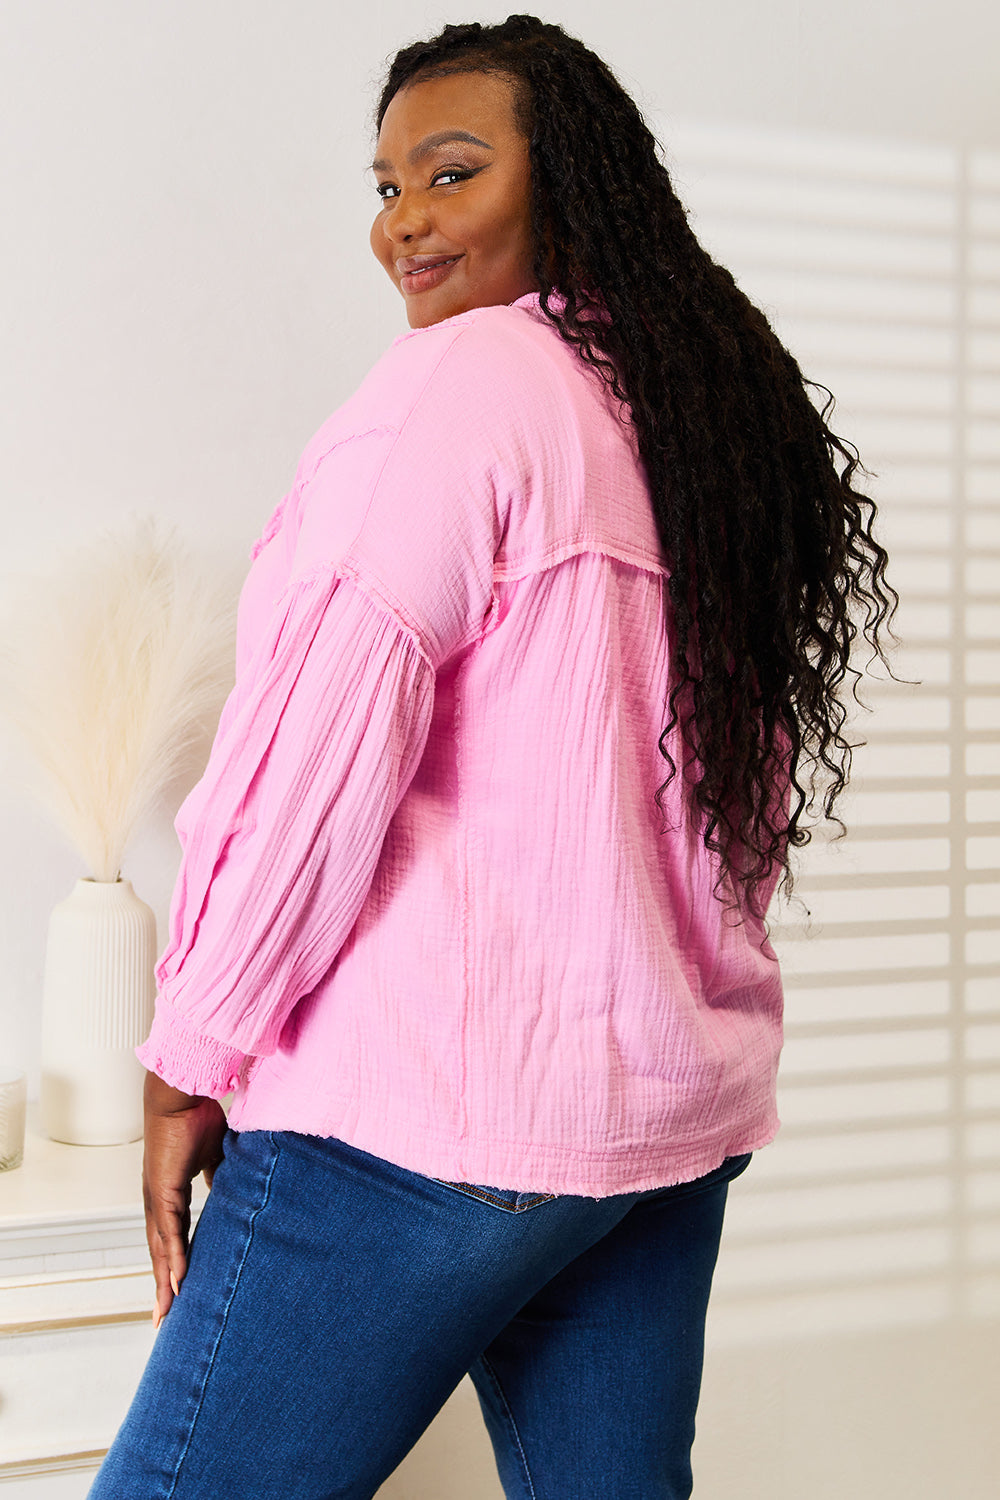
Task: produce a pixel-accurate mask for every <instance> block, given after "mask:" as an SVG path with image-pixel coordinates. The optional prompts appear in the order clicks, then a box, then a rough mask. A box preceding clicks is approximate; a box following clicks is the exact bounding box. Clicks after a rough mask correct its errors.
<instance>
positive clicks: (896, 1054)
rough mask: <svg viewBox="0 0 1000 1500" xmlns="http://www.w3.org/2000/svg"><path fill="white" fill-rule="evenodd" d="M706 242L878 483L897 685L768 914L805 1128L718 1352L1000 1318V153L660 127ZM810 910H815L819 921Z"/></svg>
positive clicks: (734, 1226) (758, 1176)
mask: <svg viewBox="0 0 1000 1500" xmlns="http://www.w3.org/2000/svg"><path fill="white" fill-rule="evenodd" d="M658 133H659V135H660V139H661V140H663V141H665V142H666V146H667V162H668V165H669V166H670V168H671V171H672V174H673V177H674V181H675V185H676V187H677V189H678V192H679V194H680V196H681V198H682V200H683V201H684V202H685V204H686V205H687V206H688V208H689V209H690V210H691V217H692V223H693V225H694V228H695V231H696V233H697V234H698V235H699V238H700V239H701V240H702V243H703V244H705V245H706V247H707V248H708V249H709V250H710V251H711V252H712V253H713V254H714V255H715V256H716V258H717V259H719V260H721V261H722V263H723V264H725V265H727V266H728V267H729V268H730V269H731V270H732V271H733V273H734V274H735V276H736V277H737V280H738V281H739V282H740V284H741V286H742V287H743V288H744V290H745V291H746V292H747V293H748V295H749V296H750V297H751V298H752V299H753V300H754V301H755V302H757V303H758V305H760V306H761V307H762V308H763V309H764V310H765V312H766V313H767V314H768V316H769V318H770V320H771V322H772V324H773V325H774V327H775V328H776V330H777V332H778V334H779V336H780V337H781V338H782V339H783V340H784V342H785V343H786V344H787V345H788V346H789V347H790V348H791V350H792V351H793V353H794V354H795V355H796V357H797V358H798V360H799V363H800V365H801V366H802V369H803V372H804V373H805V374H806V375H807V376H808V377H810V378H812V379H815V380H818V381H821V382H822V383H823V384H824V385H826V386H828V387H829V388H830V390H832V391H833V393H834V395H835V396H836V398H837V407H836V409H835V412H834V414H833V416H832V417H830V418H829V421H830V423H831V425H832V427H833V430H834V431H835V432H837V433H838V434H839V435H840V436H842V437H845V438H847V439H849V440H850V441H852V442H853V443H855V444H856V445H857V447H858V449H859V451H860V454H861V458H862V461H863V462H864V463H865V464H866V466H867V467H868V468H870V469H872V470H874V471H875V473H876V474H877V478H875V479H873V480H871V481H868V482H867V484H866V487H867V488H868V490H869V492H870V493H871V494H872V495H873V497H874V499H875V500H876V503H877V504H878V506H879V511H880V518H881V519H880V524H879V526H878V528H877V533H876V534H877V535H878V537H879V538H880V540H881V541H882V542H883V544H884V545H885V546H886V548H887V549H888V551H889V553H890V580H891V582H892V583H893V584H894V586H895V588H896V589H897V591H898V592H899V594H900V596H901V605H900V609H899V612H898V615H897V627H896V628H897V633H898V634H899V635H900V636H901V638H902V640H903V643H904V644H903V647H902V649H900V650H899V651H898V652H897V653H896V654H895V656H894V657H893V666H894V670H895V672H896V674H897V676H900V677H907V678H911V679H912V678H917V679H920V683H919V685H918V686H907V685H904V684H897V683H893V682H891V681H889V680H887V679H886V677H885V674H884V672H881V671H880V672H879V679H878V680H877V681H873V680H872V679H871V678H867V679H866V682H865V684H864V685H863V686H862V688H861V692H862V695H863V696H864V698H865V699H866V701H868V702H869V703H870V704H871V705H872V706H873V708H874V710H875V711H874V713H873V714H871V715H864V714H858V715H855V717H854V720H853V724H854V729H855V734H856V736H858V737H861V738H864V739H866V740H867V741H868V744H867V745H866V747H865V748H863V749H860V750H858V751H856V752H855V758H854V766H855V770H854V776H853V778H852V785H851V790H850V792H849V793H848V794H847V795H846V796H845V797H844V799H843V801H842V804H841V809H842V813H843V816H844V818H845V820H846V822H847V824H848V828H849V833H848V837H847V838H846V839H845V840H842V841H837V842H835V841H832V840H831V839H829V838H828V837H826V836H822V835H820V836H817V837H816V838H815V839H814V842H813V843H812V844H811V845H810V846H809V848H808V850H807V851H806V852H805V854H804V855H802V856H800V859H799V866H798V868H799V869H800V871H801V873H800V876H799V880H798V885H797V895H798V896H799V897H800V898H801V901H802V903H804V906H805V908H806V909H807V912H806V911H803V909H802V907H801V906H799V905H798V904H797V903H796V902H793V903H791V904H790V905H784V906H777V907H775V908H774V909H773V910H772V921H773V924H774V942H775V947H776V949H777V951H778V954H779V957H780V959H781V962H782V967H783V971H784V975H785V987H786V998H787V1010H786V1021H787V1025H786V1047H785V1052H784V1056H783V1061H782V1072H781V1086H780V1111H781V1116H782V1120H783V1129H782V1131H781V1134H780V1135H779V1137H778V1140H777V1141H776V1142H775V1144H774V1145H773V1146H771V1147H769V1148H768V1149H767V1150H765V1151H763V1152H761V1153H759V1154H758V1157H757V1159H756V1161H755V1163H754V1165H753V1166H752V1168H751V1171H750V1172H749V1173H748V1174H747V1175H746V1176H745V1177H744V1178H742V1179H741V1181H740V1183H739V1184H738V1185H737V1186H736V1187H734V1190H733V1193H732V1195H731V1198H730V1213H729V1224H728V1231H727V1237H726V1243H725V1246H724V1250H723V1255H722V1258H721V1260H720V1265H719V1272H718V1276H717V1280H716V1294H715V1299H714V1306H713V1316H712V1324H711V1329H712V1337H713V1338H714V1339H715V1340H717V1341H722V1342H726V1341H744V1340H747V1341H752V1340H757V1339H761V1338H768V1337H786V1336H789V1335H795V1334H803V1333H804V1334H809V1333H814V1332H820V1331H835V1330H844V1329H850V1328H861V1327H865V1328H871V1327H873V1326H879V1325H880V1324H881V1325H890V1324H903V1323H918V1322H923V1321H926V1320H928V1319H940V1318H945V1317H953V1316H956V1315H958V1316H972V1317H990V1316H997V1315H1000V423H998V421H997V418H998V416H1000V154H997V153H989V152H985V151H970V152H968V153H959V152H956V151H954V150H952V149H944V148H940V149H938V148H935V147H930V146H920V145H910V144H904V145H900V146H886V145H884V144H879V143H871V142H866V141H858V140H852V139H830V138H812V139H810V138H808V137H803V136H798V135H797V136H795V137H794V138H790V137H788V136H787V135H785V134H782V133H778V132H770V131H766V130H752V131H751V130H745V129H736V128H721V129H720V128H715V127H711V128H702V127H699V126H695V125H680V126H678V125H677V124H676V123H675V122H670V123H665V124H664V126H663V128H662V130H661V131H659V132H658ZM807 913H808V915H807Z"/></svg>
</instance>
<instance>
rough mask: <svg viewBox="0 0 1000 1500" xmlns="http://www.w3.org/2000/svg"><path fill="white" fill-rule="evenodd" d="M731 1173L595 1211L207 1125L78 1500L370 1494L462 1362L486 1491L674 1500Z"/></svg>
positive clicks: (344, 1148) (328, 1143)
mask: <svg viewBox="0 0 1000 1500" xmlns="http://www.w3.org/2000/svg"><path fill="white" fill-rule="evenodd" d="M749 1160H750V1157H749V1156H735V1157H730V1158H729V1159H728V1160H727V1161H725V1162H724V1163H723V1164H722V1166H721V1167H718V1168H717V1169H716V1170H715V1171H714V1172H710V1173H709V1174H708V1175H707V1176H705V1177H702V1178H700V1179H698V1181H696V1182H690V1183H682V1184H681V1185H679V1186H677V1187H671V1188H652V1189H649V1190H647V1191H645V1192H640V1193H623V1194H620V1195H618V1196H615V1197H609V1198H597V1199H595V1198H585V1197H578V1196H576V1195H561V1196H553V1195H551V1194H547V1193H522V1192H517V1191H515V1190H513V1189H498V1188H492V1187H488V1186H480V1185H475V1184H469V1183H447V1182H443V1181H439V1180H438V1179H437V1178H433V1177H424V1176H422V1175H420V1174H419V1173H417V1172H411V1171H407V1170H405V1169H404V1168H402V1167H398V1166H395V1165H394V1164H393V1163H391V1162H386V1161H383V1160H382V1159H381V1158H380V1157H377V1156H371V1155H369V1154H368V1153H367V1152H365V1151H361V1150H358V1149H357V1148H356V1147H354V1146H350V1145H347V1144H345V1142H343V1141H340V1140H336V1139H330V1138H321V1137H318V1136H308V1135H299V1134H296V1133H294V1132H292V1131H267V1130H255V1131H244V1132H239V1133H238V1132H235V1131H229V1132H228V1134H227V1135H226V1138H225V1160H224V1161H223V1163H222V1164H221V1165H220V1167H219V1168H218V1170H217V1172H216V1174H215V1181H214V1185H213V1187H212V1191H211V1193H210V1194H209V1197H208V1201H207V1203H206V1205H205V1208H204V1209H203V1211H202V1215H201V1218H200V1220H199V1221H198V1224H197V1225H196V1228H195V1231H194V1234H193V1235H192V1239H191V1248H190V1256H189V1265H188V1274H187V1276H186V1278H185V1280H184V1282H183V1284H182V1287H181V1291H180V1295H179V1297H177V1299H176V1300H175V1302H174V1304H173V1307H172V1308H171V1310H170V1312H169V1313H168V1314H167V1317H166V1319H165V1320H164V1322H163V1323H162V1325H161V1327H160V1330H159V1332H158V1334H157V1336H156V1342H155V1344H154V1346H153V1350H152V1353H151V1354H150V1357H149V1361H148V1363H147V1366H146V1370H145V1372H144V1374H143V1377H142V1380H141V1382H140V1384H139V1387H138V1390H137V1392H136V1395H135V1398H134V1400H133V1402H132V1405H131V1407H130V1409H129V1411H128V1413H127V1415H126V1417H125V1420H124V1422H123V1423H122V1426H121V1428H120V1430H119V1432H118V1435H117V1437H116V1439H115V1441H114V1443H113V1444H112V1447H111V1448H110V1450H109V1452H108V1455H107V1457H106V1458H105V1460H104V1463H103V1465H102V1466H101V1469H100V1471H99V1473H98V1474H97V1477H96V1479H95V1480H94V1484H93V1486H92V1488H91V1490H90V1492H89V1496H88V1500H220V1497H223V1496H225V1497H226V1500H271V1497H273V1500H334V1497H336V1500H371V1496H372V1495H374V1493H375V1492H376V1490H377V1489H378V1488H379V1486H380V1485H381V1484H382V1483H383V1482H384V1480H386V1479H387V1478H388V1477H389V1475H390V1474H392V1472H393V1470H394V1469H395V1468H396V1467H397V1466H398V1465H399V1463H400V1462H401V1461H402V1460H403V1458H404V1457H405V1456H406V1454H407V1453H408V1452H409V1451H410V1449H411V1448H412V1447H413V1445H414V1444H415V1443H416V1441H417V1439H418V1438H419V1437H420V1435H421V1433H422V1432H423V1431H424V1430H425V1428H426V1427H427V1426H428V1425H429V1423H430V1422H431V1420H432V1419H433V1417H434V1416H435V1414H436V1413H437V1412H438V1411H439V1410H440V1409H441V1407H442V1406H443V1405H444V1403H445V1401H446V1400H447V1399H448V1397H449V1396H450V1395H451V1393H452V1391H454V1389H455V1387H456V1386H457V1385H458V1384H459V1382H460V1381H461V1379H462V1377H463V1376H464V1375H465V1374H467V1373H468V1374H469V1375H470V1376H471V1378H472V1381H473V1383H474V1385H475V1388H476V1391H477V1393H478V1396H479V1401H480V1405H481V1408H482V1412H483V1417H484V1419H485V1422H486V1427H487V1429H488V1431H489V1435H490V1438H491V1440H492V1443H493V1448H494V1452H495V1455H496V1462H497V1468H498V1471H499V1474H500V1479H501V1482H502V1484H503V1488H504V1493H505V1494H506V1495H507V1496H508V1497H519V1500H520V1497H531V1500H590V1497H593V1500H598V1497H600V1500H626V1497H628V1500H654V1497H662V1500H683V1497H687V1496H689V1495H690V1493H691V1466H690V1451H691V1443H692V1440H693V1438H694V1418H695V1408H696V1406H697V1403H698V1391H699V1387H700V1383H701V1368H702V1354H703V1345H704V1325H705V1311H706V1306H707V1303H708V1296H709V1290H710V1287H711V1281H712V1273H713V1271H714V1268H715V1261H716V1256H717V1253H718V1247H719V1236H720V1233H721V1230H722V1219H723V1213H724V1210H725V1201H726V1191H727V1188H728V1184H729V1180H730V1179H731V1178H733V1177H735V1176H736V1175H737V1174H738V1173H739V1172H742V1171H743V1170H744V1168H745V1167H746V1166H747V1164H748V1163H749Z"/></svg>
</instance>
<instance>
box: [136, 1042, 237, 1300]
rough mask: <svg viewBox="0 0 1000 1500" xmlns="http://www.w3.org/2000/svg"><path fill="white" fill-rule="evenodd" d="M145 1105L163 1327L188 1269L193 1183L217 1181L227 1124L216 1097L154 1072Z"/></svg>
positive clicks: (145, 1189)
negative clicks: (187, 1091)
mask: <svg viewBox="0 0 1000 1500" xmlns="http://www.w3.org/2000/svg"><path fill="white" fill-rule="evenodd" d="M144 1109H145V1150H144V1152H143V1158H142V1197H143V1203H144V1204H145V1208H146V1242H147V1244H148V1245H149V1255H150V1259H151V1260H152V1262H153V1276H154V1278H155V1280H156V1307H155V1309H154V1311H153V1326H154V1327H156V1328H159V1326H160V1322H161V1320H162V1319H163V1318H164V1317H165V1316H166V1314H167V1313H168V1312H169V1311H170V1306H171V1303H172V1302H173V1300H174V1296H175V1294H176V1293H177V1292H178V1291H179V1289H180V1284H181V1282H182V1281H183V1280H184V1274H185V1272H186V1271H187V1253H188V1235H189V1233H190V1229H191V1183H192V1182H193V1181H194V1179H195V1178H196V1177H197V1175H198V1173H199V1172H204V1174H205V1181H206V1182H207V1183H208V1186H209V1187H211V1186H212V1177H213V1175H214V1173H215V1169H216V1167H217V1166H218V1165H219V1163H220V1162H221V1161H222V1158H223V1152H222V1138H223V1136H224V1135H225V1133H226V1128H227V1126H226V1112H225V1110H224V1109H223V1108H222V1105H221V1104H220V1103H219V1101H218V1100H217V1099H203V1098H201V1097H200V1096H199V1095H197V1094H185V1093H183V1092H182V1091H181V1090H180V1089H175V1088H172V1087H171V1086H170V1084H169V1083H164V1081H163V1079H162V1078H158V1077H157V1075H156V1074H155V1073H149V1072H147V1074H146V1085H145V1094H144Z"/></svg>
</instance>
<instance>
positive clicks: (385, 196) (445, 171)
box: [375, 167, 472, 203]
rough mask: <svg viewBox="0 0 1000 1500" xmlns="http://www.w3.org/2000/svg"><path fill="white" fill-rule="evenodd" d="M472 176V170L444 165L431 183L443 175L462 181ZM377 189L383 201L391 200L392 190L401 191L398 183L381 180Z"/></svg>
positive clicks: (396, 192)
mask: <svg viewBox="0 0 1000 1500" xmlns="http://www.w3.org/2000/svg"><path fill="white" fill-rule="evenodd" d="M471 176H472V173H471V172H466V171H462V170H461V169H460V168H459V167H443V168H442V170H441V171H440V172H435V173H434V176H433V177H432V178H431V183H432V184H433V183H435V182H440V180H441V178H442V177H454V178H455V179H456V181H458V182H461V181H462V180H463V179H464V178H466V177H471ZM375 191H376V193H378V195H379V197H380V198H381V199H382V201H383V203H386V202H389V201H390V196H389V195H390V192H391V193H392V194H398V193H399V189H398V188H397V187H396V184H395V183H394V182H380V183H378V184H377V185H376V188H375Z"/></svg>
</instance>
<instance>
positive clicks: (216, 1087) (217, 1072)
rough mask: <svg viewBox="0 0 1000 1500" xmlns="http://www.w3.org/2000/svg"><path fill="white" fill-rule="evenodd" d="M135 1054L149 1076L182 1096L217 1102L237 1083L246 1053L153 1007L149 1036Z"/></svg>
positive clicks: (180, 1017) (173, 1013)
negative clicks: (170, 1086) (186, 1095)
mask: <svg viewBox="0 0 1000 1500" xmlns="http://www.w3.org/2000/svg"><path fill="white" fill-rule="evenodd" d="M135 1055H136V1057H137V1058H138V1059H139V1061H140V1062H141V1063H142V1065H143V1067H144V1068H147V1069H148V1070H149V1072H150V1073H155V1074H156V1075H157V1076H158V1077H159V1078H162V1079H163V1081H164V1082H165V1083H169V1084H171V1085H172V1086H173V1087H174V1088H175V1089H181V1090H182V1091H183V1092H184V1093H185V1094H199V1095H200V1096H201V1097H202V1098H206V1099H221V1098H223V1096H224V1095H226V1094H231V1093H232V1091H233V1090H234V1089H235V1088H236V1087H237V1086H238V1084H239V1082H240V1069H241V1067H242V1066H243V1063H244V1061H245V1059H246V1054H245V1053H243V1052H240V1051H239V1050H238V1049H237V1048H236V1047H230V1046H227V1044H226V1043H225V1042H217V1041H216V1040H215V1038H214V1037H210V1036H205V1034H204V1032H200V1031H197V1030H195V1028H194V1027H193V1026H191V1025H190V1024H189V1023H188V1022H187V1021H186V1020H185V1019H184V1018H183V1017H182V1016H179V1015H177V1013H176V1012H170V1011H167V1010H165V1009H164V1008H163V1005H162V1002H161V1003H158V1004H157V1007H156V1014H155V1016H154V1018H153V1026H152V1029H151V1031H150V1033H149V1036H148V1037H147V1038H146V1040H145V1041H144V1042H143V1043H142V1045H141V1046H139V1047H136V1049H135Z"/></svg>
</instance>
